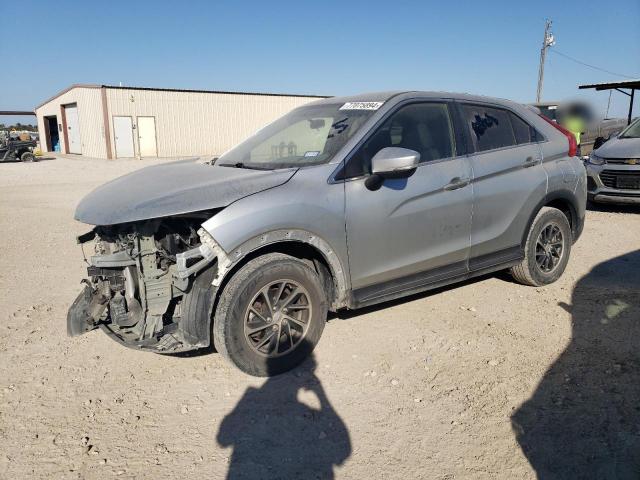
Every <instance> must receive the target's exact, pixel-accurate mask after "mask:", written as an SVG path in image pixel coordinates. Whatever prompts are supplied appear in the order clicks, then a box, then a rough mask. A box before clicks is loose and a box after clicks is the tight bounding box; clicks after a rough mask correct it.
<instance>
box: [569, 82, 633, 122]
mask: <svg viewBox="0 0 640 480" xmlns="http://www.w3.org/2000/svg"><path fill="white" fill-rule="evenodd" d="M578 88H580V89H585V88H593V89H595V90H617V91H618V92H620V93H623V94H625V95H627V96H628V97H629V114H628V115H627V124H629V123H631V118H632V114H633V99H634V96H635V93H636V90H640V79H637V80H621V81H617V82H605V83H592V84H589V85H579V86H578ZM626 90H628V91H626Z"/></svg>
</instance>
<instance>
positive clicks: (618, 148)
mask: <svg viewBox="0 0 640 480" xmlns="http://www.w3.org/2000/svg"><path fill="white" fill-rule="evenodd" d="M595 154H596V155H598V156H599V157H602V158H640V138H620V137H616V138H612V139H611V140H608V141H607V142H605V143H604V144H603V145H602V146H601V147H600V148H599V149H598V150H596V151H595Z"/></svg>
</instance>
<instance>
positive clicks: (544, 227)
mask: <svg viewBox="0 0 640 480" xmlns="http://www.w3.org/2000/svg"><path fill="white" fill-rule="evenodd" d="M556 229H557V230H556ZM543 231H544V232H545V233H544V234H543ZM556 231H557V232H559V234H560V235H561V238H559V237H557V236H555V235H553V232H556ZM541 235H542V236H541ZM550 236H553V240H554V241H552V242H550V243H549V244H548V246H547V247H548V249H546V248H547V247H544V246H543V244H544V243H545V241H546V239H547V238H549V237H550ZM572 236H573V234H572V233H571V226H570V225H569V220H567V217H566V216H565V215H564V213H562V212H561V211H560V210H558V209H557V208H551V207H544V208H542V209H541V210H540V211H539V212H538V215H536V218H535V219H534V220H533V223H532V224H531V228H530V229H529V234H528V236H527V242H526V244H525V247H524V259H523V260H522V262H521V263H520V264H518V265H515V266H514V267H511V275H512V276H513V278H514V279H515V280H516V281H517V282H519V283H522V284H524V285H530V286H534V287H540V286H542V285H548V284H550V283H553V282H555V281H556V280H558V279H559V278H560V277H561V276H562V274H563V273H564V270H565V268H566V267H567V263H568V262H569V255H570V254H571V244H572V243H573V241H572ZM539 240H540V243H539ZM558 240H560V242H558ZM558 245H560V246H561V251H560V252H558ZM556 261H557V263H555V264H554V263H553V262H556ZM540 263H542V265H540Z"/></svg>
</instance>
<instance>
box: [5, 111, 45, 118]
mask: <svg viewBox="0 0 640 480" xmlns="http://www.w3.org/2000/svg"><path fill="white" fill-rule="evenodd" d="M0 115H12V116H21V115H24V116H27V115H33V116H34V117H35V115H36V112H34V111H31V110H0Z"/></svg>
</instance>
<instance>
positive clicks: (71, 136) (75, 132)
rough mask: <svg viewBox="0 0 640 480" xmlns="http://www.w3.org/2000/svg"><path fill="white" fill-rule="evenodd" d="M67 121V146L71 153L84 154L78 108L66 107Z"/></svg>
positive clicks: (73, 106)
mask: <svg viewBox="0 0 640 480" xmlns="http://www.w3.org/2000/svg"><path fill="white" fill-rule="evenodd" d="M64 114H65V119H66V122H67V140H68V141H69V145H67V148H68V151H69V153H82V144H81V143H80V124H79V122H78V106H77V105H66V106H65V107H64Z"/></svg>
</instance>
